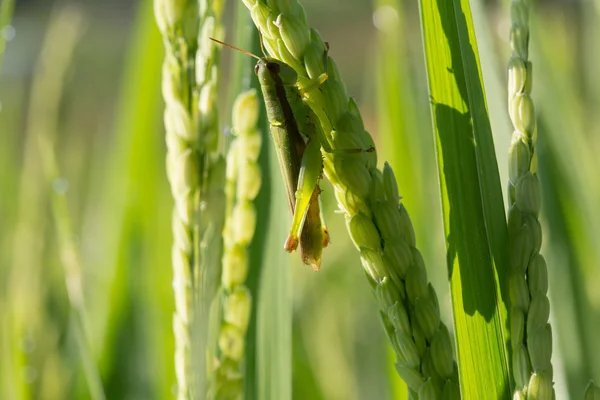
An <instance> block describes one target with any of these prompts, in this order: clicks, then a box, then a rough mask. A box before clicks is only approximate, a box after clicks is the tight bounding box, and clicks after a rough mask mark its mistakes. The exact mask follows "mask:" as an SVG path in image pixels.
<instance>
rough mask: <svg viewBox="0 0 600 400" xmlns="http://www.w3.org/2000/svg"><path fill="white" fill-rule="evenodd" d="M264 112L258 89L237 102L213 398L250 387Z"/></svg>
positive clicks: (229, 159)
mask: <svg viewBox="0 0 600 400" xmlns="http://www.w3.org/2000/svg"><path fill="white" fill-rule="evenodd" d="M258 116H259V103H258V96H257V93H256V90H255V89H251V90H249V91H247V92H243V93H241V94H240V95H239V96H238V98H237V99H236V101H235V103H234V105H233V116H232V121H233V126H232V134H233V135H234V136H235V139H234V140H233V142H232V143H231V146H230V148H229V152H228V154H227V174H226V186H225V194H226V198H227V202H226V209H225V228H224V230H223V239H224V250H223V263H222V267H223V269H222V275H221V286H222V291H223V297H224V300H223V321H222V323H221V330H220V334H219V341H218V342H219V350H220V357H219V362H218V366H217V368H216V371H215V376H214V378H213V379H214V382H213V387H212V391H211V393H210V394H209V396H208V397H209V398H211V399H239V398H241V396H242V391H243V388H244V370H243V362H244V359H245V338H246V332H247V329H248V323H249V320H250V311H251V303H252V297H251V294H250V291H249V290H248V288H247V287H246V286H245V281H246V277H247V275H248V268H249V267H250V265H249V256H248V246H249V245H250V242H251V241H252V238H253V237H254V232H255V230H256V208H255V206H254V200H255V199H256V196H257V195H258V192H259V190H260V187H261V182H262V179H261V172H260V167H259V165H258V157H259V154H260V148H261V143H262V136H261V133H260V131H258V130H257V129H256V125H257V122H258Z"/></svg>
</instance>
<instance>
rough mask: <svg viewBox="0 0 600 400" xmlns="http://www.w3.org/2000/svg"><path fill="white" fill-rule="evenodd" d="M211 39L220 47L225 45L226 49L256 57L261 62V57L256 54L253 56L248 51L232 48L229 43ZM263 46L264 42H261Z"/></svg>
mask: <svg viewBox="0 0 600 400" xmlns="http://www.w3.org/2000/svg"><path fill="white" fill-rule="evenodd" d="M209 39H210V40H212V41H213V42H215V43H219V44H220V45H223V46H225V47H229V48H230V49H233V50H237V51H239V52H240V53H244V54H246V55H248V56H250V57H254V58H256V59H257V60H260V57H259V56H257V55H256V54H252V53H250V52H249V51H248V50H244V49H240V48H239V47H235V46H232V45H230V44H229V43H225V42H221V41H220V40H217V39H215V38H211V37H209ZM261 46H262V42H261Z"/></svg>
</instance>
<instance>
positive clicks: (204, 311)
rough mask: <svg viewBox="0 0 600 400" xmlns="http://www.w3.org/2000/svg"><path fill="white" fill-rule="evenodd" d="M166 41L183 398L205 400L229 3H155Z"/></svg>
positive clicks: (219, 213)
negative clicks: (224, 18) (220, 83)
mask: <svg viewBox="0 0 600 400" xmlns="http://www.w3.org/2000/svg"><path fill="white" fill-rule="evenodd" d="M154 5H155V15H156V21H157V25H158V27H159V30H160V31H161V33H162V36H163V42H164V46H165V50H166V51H165V53H166V54H165V62H164V66H163V87H162V89H163V97H164V100H165V116H164V121H165V129H166V141H167V175H168V178H169V182H170V184H171V191H172V195H173V198H174V201H175V207H174V210H173V219H172V227H173V238H174V239H173V249H172V264H173V273H174V278H173V288H174V292H175V308H176V310H175V314H174V316H173V330H174V333H175V343H176V349H175V369H176V375H177V383H178V389H177V392H178V398H179V399H187V398H201V397H204V395H205V393H206V377H207V374H208V373H209V371H208V369H209V367H210V365H208V366H207V365H206V360H209V362H211V361H210V360H211V357H212V356H211V353H212V351H211V350H210V349H209V346H210V344H209V320H210V313H211V310H210V309H211V305H212V303H213V300H214V298H215V294H216V290H217V285H218V278H219V263H220V259H221V247H222V243H221V230H222V224H223V216H224V210H223V203H224V201H223V197H224V194H223V185H224V176H225V162H224V159H223V157H222V156H221V155H219V131H218V118H217V117H218V113H217V85H216V83H217V79H218V73H217V72H218V69H217V61H218V48H217V47H216V46H214V45H213V44H212V42H210V40H209V39H208V38H209V37H211V36H212V37H220V36H221V27H220V17H221V13H222V6H223V4H222V1H220V0H216V1H210V0H201V1H192V0H187V1H186V0H155V2H154Z"/></svg>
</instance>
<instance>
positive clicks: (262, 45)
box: [258, 30, 267, 57]
mask: <svg viewBox="0 0 600 400" xmlns="http://www.w3.org/2000/svg"><path fill="white" fill-rule="evenodd" d="M258 41H259V43H260V51H262V53H263V56H265V57H267V53H266V52H265V45H264V44H263V38H262V33H260V30H259V31H258Z"/></svg>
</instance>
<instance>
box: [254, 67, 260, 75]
mask: <svg viewBox="0 0 600 400" xmlns="http://www.w3.org/2000/svg"><path fill="white" fill-rule="evenodd" d="M258 69H259V66H258V64H256V65H255V66H254V75H256V76H258Z"/></svg>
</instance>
